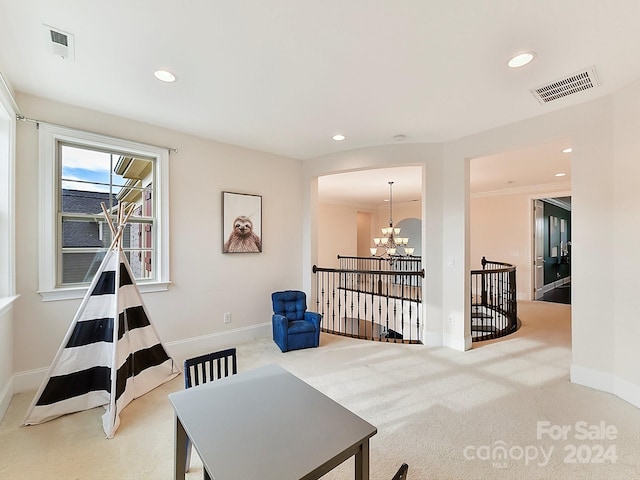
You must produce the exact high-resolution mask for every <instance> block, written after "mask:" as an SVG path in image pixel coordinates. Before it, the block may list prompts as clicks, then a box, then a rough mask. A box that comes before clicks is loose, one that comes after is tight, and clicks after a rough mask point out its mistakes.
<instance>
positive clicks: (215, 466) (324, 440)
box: [169, 365, 377, 480]
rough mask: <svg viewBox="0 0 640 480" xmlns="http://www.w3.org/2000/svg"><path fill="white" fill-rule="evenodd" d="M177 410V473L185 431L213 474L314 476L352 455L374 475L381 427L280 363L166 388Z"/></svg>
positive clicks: (217, 479) (364, 477)
mask: <svg viewBox="0 0 640 480" xmlns="http://www.w3.org/2000/svg"><path fill="white" fill-rule="evenodd" d="M169 400H171V403H172V404H173V408H174V410H175V413H176V422H175V448H176V450H175V465H174V474H175V475H174V476H175V478H176V480H178V479H179V480H184V476H185V473H184V465H185V456H186V441H187V437H189V439H190V440H191V442H192V443H193V448H195V449H196V451H197V452H198V455H200V458H201V459H202V462H203V464H204V467H205V468H206V470H207V472H209V474H210V475H211V478H212V479H214V480H232V479H233V480H298V479H304V480H311V479H316V478H320V477H321V476H322V475H324V474H326V473H327V472H329V471H330V470H332V469H333V468H335V467H336V466H338V465H339V464H341V463H342V462H344V461H345V460H347V459H348V458H350V457H352V456H354V455H355V479H356V480H368V479H369V439H370V438H371V437H372V436H373V435H375V434H376V433H377V429H376V427H374V426H373V425H371V424H370V423H368V422H366V421H365V420H363V419H362V418H360V417H358V416H357V415H356V414H354V413H353V412H351V411H349V410H347V409H346V408H344V407H343V406H342V405H340V404H338V403H336V402H335V401H333V400H332V399H330V398H329V397H327V396H326V395H324V394H322V393H320V392H319V391H318V390H316V389H315V388H313V387H311V386H310V385H308V384H306V383H305V382H303V381H302V380H300V379H299V378H298V377H296V376H294V375H292V374H291V373H289V372H288V371H286V370H285V369H283V368H282V367H280V366H278V365H267V366H265V367H260V368H257V369H255V370H250V371H246V372H241V373H238V374H237V375H233V376H230V377H227V378H223V379H221V380H216V381H214V382H210V383H206V384H203V385H200V386H197V387H193V388H189V389H186V390H182V391H179V392H175V393H172V394H170V395H169Z"/></svg>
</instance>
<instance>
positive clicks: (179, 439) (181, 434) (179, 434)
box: [173, 415, 187, 480]
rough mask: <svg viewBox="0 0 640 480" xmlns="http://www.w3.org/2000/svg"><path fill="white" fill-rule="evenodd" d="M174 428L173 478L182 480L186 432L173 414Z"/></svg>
mask: <svg viewBox="0 0 640 480" xmlns="http://www.w3.org/2000/svg"><path fill="white" fill-rule="evenodd" d="M175 419H176V428H175V434H174V443H175V446H176V450H175V452H174V455H173V458H174V464H173V478H174V479H175V480H184V471H185V462H186V461H187V432H185V430H184V427H183V426H182V423H180V420H179V419H178V416H177V415H176V416H175Z"/></svg>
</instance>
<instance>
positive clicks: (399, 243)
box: [369, 182, 415, 259]
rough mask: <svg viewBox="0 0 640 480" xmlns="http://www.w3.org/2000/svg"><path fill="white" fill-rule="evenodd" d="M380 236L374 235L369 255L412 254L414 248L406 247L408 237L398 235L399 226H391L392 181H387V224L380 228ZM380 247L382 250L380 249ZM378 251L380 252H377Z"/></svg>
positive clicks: (389, 256) (392, 255)
mask: <svg viewBox="0 0 640 480" xmlns="http://www.w3.org/2000/svg"><path fill="white" fill-rule="evenodd" d="M381 231H382V236H381V237H374V239H373V244H374V245H375V247H371V248H370V249H369V250H370V251H371V255H372V256H374V257H384V256H387V257H388V258H390V259H392V258H393V257H394V256H401V255H402V254H404V255H408V256H411V255H413V252H414V250H415V249H414V248H413V247H408V246H407V245H408V243H409V239H408V238H407V237H401V236H400V228H399V227H394V226H393V182H389V226H388V227H383V228H382V229H381ZM380 249H382V250H380ZM378 252H381V253H380V254H378Z"/></svg>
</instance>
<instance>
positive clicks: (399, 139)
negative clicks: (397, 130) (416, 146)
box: [393, 135, 407, 142]
mask: <svg viewBox="0 0 640 480" xmlns="http://www.w3.org/2000/svg"><path fill="white" fill-rule="evenodd" d="M406 139H407V136H406V135H395V136H394V137H393V141H394V142H404V141H405V140H406Z"/></svg>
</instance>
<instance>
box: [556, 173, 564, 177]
mask: <svg viewBox="0 0 640 480" xmlns="http://www.w3.org/2000/svg"><path fill="white" fill-rule="evenodd" d="M565 175H566V173H556V177H564V176H565Z"/></svg>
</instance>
